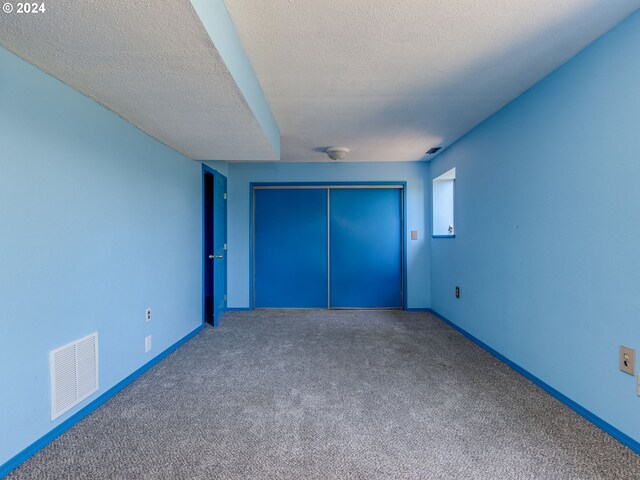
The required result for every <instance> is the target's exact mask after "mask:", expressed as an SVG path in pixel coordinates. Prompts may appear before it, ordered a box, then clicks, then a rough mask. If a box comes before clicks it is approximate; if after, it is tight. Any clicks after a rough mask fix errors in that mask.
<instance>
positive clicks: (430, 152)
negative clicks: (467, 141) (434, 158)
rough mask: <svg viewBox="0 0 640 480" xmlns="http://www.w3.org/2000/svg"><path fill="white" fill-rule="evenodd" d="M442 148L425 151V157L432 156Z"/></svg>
mask: <svg viewBox="0 0 640 480" xmlns="http://www.w3.org/2000/svg"><path fill="white" fill-rule="evenodd" d="M441 148H442V147H432V148H430V149H429V150H427V151H426V152H424V153H426V154H427V155H433V154H434V153H436V152H437V151H438V150H440V149H441Z"/></svg>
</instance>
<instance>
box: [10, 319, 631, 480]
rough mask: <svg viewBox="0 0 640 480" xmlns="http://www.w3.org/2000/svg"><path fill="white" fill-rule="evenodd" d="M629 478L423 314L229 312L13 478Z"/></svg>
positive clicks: (577, 427) (624, 461) (565, 417)
mask: <svg viewBox="0 0 640 480" xmlns="http://www.w3.org/2000/svg"><path fill="white" fill-rule="evenodd" d="M9 478H10V479H12V480H18V479H45V478H46V479H80V478H91V479H112V478H113V479H128V480H132V479H138V478H144V479H187V478H188V479H217V478H220V479H238V478H251V479H263V478H265V479H267V478H268V479H273V478H291V479H305V480H306V479H333V478H335V479H338V478H339V479H369V478H393V479H402V478H425V479H440V478H442V479H528V478H543V479H554V480H555V479H569V478H580V479H590V478H597V479H613V478H616V479H634V478H635V479H637V478H640V457H639V456H638V455H636V454H635V453H633V452H632V451H630V450H629V449H627V448H625V447H624V446H622V445H621V444H619V443H618V442H616V441H615V440H613V439H612V438H610V437H609V436H608V435H606V434H605V433H603V432H602V431H600V430H599V429H597V428H596V427H594V426H593V425H591V424H590V423H588V422H587V421H585V420H583V419H582V418H581V417H579V416H578V415H576V414H575V413H573V412H572V411H571V410H569V409H568V408H566V407H565V406H563V405H562V404H560V403H559V402H558V401H556V400H555V399H553V398H552V397H550V396H549V395H547V394H546V393H544V392H543V391H542V390H540V389H539V388H537V387H536V386H534V385H533V384H531V383H530V382H528V381H527V380H525V379H524V378H522V377H521V376H519V375H518V374H516V373H515V372H513V371H512V370H510V369H509V368H507V367H506V366H504V365H503V364H502V363H500V362H499V361H498V360H496V359H495V358H493V357H492V356H490V355H489V354H487V353H485V352H484V351H483V350H481V349H480V348H478V347H476V346H475V345H474V344H472V343H470V342H469V341H468V340H466V339H465V338H464V337H462V336H461V335H460V334H458V333H457V332H455V331H454V330H452V329H451V328H449V327H448V326H446V325H444V324H443V323H441V322H440V321H438V320H437V319H435V318H434V317H432V316H431V315H429V314H423V313H404V312H380V311H378V312H373V311H284V310H276V311H256V312H249V313H227V314H226V315H225V316H224V317H223V319H222V322H221V326H220V328H218V329H212V328H207V329H205V330H204V331H203V332H202V333H201V334H199V335H198V336H196V337H195V338H194V339H193V340H191V341H190V342H188V343H187V344H186V345H185V346H183V347H182V348H180V349H179V350H178V351H176V352H175V353H174V354H172V355H171V356H169V357H168V358H167V359H166V360H164V361H163V362H162V363H160V364H159V365H157V366H156V367H154V368H153V369H152V370H150V371H149V372H148V373H146V374H145V375H144V376H143V377H141V378H140V379H139V380H137V381H136V382H134V383H133V384H132V385H130V386H129V387H128V388H126V389H125V390H123V391H122V392H121V393H119V394H118V395H116V396H115V397H114V398H113V399H111V400H110V401H109V402H108V403H107V404H105V405H104V406H103V407H102V408H100V409H99V410H97V411H96V412H94V413H93V414H92V415H90V416H89V417H87V418H86V419H85V420H84V421H82V422H81V423H79V424H78V425H76V426H75V427H73V428H72V429H71V430H69V431H68V432H67V433H65V434H64V435H63V436H62V437H60V438H59V439H57V440H56V441H54V442H53V443H52V444H50V445H49V446H48V447H46V448H45V449H44V450H42V451H41V452H39V453H38V454H36V455H35V456H34V457H33V458H32V459H30V460H29V461H27V462H26V463H25V464H24V465H23V466H22V467H20V468H19V469H18V470H16V471H15V472H14V473H13V474H12V475H10V476H9Z"/></svg>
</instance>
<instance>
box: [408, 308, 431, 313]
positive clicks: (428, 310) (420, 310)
mask: <svg viewBox="0 0 640 480" xmlns="http://www.w3.org/2000/svg"><path fill="white" fill-rule="evenodd" d="M404 311H405V312H429V313H433V312H431V309H430V308H405V309H404Z"/></svg>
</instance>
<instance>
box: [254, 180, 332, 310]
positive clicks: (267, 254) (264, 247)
mask: <svg viewBox="0 0 640 480" xmlns="http://www.w3.org/2000/svg"><path fill="white" fill-rule="evenodd" d="M254 195H255V198H254V208H255V212H254V222H255V223H254V282H255V283H254V290H253V291H254V295H255V300H254V306H255V307H256V308H327V306H328V305H327V299H328V291H327V290H328V277H327V275H328V272H327V264H328V257H327V250H328V246H327V242H328V231H327V228H328V226H327V214H328V212H327V190H326V189H286V188H283V189H260V188H256V189H255V190H254Z"/></svg>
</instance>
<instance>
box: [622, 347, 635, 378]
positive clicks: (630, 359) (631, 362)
mask: <svg viewBox="0 0 640 480" xmlns="http://www.w3.org/2000/svg"><path fill="white" fill-rule="evenodd" d="M620 370H622V371H623V372H625V373H628V374H629V375H635V374H636V351H635V350H634V349H632V348H629V347H625V346H624V345H620Z"/></svg>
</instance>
